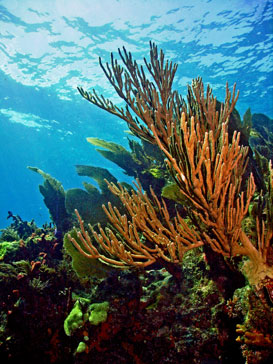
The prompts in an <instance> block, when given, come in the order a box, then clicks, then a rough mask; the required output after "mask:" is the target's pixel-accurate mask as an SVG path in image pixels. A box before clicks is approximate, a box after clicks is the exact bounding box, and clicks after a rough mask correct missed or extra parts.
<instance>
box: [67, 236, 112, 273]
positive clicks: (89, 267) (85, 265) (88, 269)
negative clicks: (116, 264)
mask: <svg viewBox="0 0 273 364" xmlns="http://www.w3.org/2000/svg"><path fill="white" fill-rule="evenodd" d="M70 235H71V236H72V237H73V238H74V239H76V241H77V243H78V244H79V245H80V246H81V247H82V249H83V250H84V247H83V246H82V243H81V241H80V239H79V238H78V237H77V233H76V231H74V230H73V231H71V232H70ZM64 249H65V250H66V252H67V253H68V254H69V255H70V256H71V258H72V268H73V269H74V270H75V272H76V273H77V275H78V276H79V277H92V276H93V277H97V278H105V277H106V276H107V274H108V272H109V271H110V270H111V268H110V267H108V266H107V265H105V264H103V263H101V262H100V261H99V260H98V259H92V258H87V257H85V256H84V255H83V254H81V253H80V252H79V251H78V250H77V249H76V248H75V247H74V245H73V243H72V242H71V241H70V239H69V238H68V234H66V235H65V236H64Z"/></svg>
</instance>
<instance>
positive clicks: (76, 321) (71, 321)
mask: <svg viewBox="0 0 273 364" xmlns="http://www.w3.org/2000/svg"><path fill="white" fill-rule="evenodd" d="M83 324H84V315H83V307H82V303H81V301H80V300H78V301H76V303H75V305H74V307H73V308H72V310H71V312H70V313H69V315H68V316H67V318H66V319H65V321H64V332H65V333H66V335H67V336H71V335H72V334H73V332H74V331H75V330H77V329H79V328H81V327H82V326H83Z"/></svg>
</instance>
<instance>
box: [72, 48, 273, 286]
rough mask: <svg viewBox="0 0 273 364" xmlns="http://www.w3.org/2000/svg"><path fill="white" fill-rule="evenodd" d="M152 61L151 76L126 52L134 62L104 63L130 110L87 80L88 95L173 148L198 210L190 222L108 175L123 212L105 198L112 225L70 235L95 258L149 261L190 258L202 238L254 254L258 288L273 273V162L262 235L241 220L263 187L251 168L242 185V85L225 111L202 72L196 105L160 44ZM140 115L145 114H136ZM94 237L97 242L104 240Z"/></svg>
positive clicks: (225, 250) (173, 167)
mask: <svg viewBox="0 0 273 364" xmlns="http://www.w3.org/2000/svg"><path fill="white" fill-rule="evenodd" d="M150 46H151V49H150V63H149V62H148V61H147V60H145V64H146V67H147V70H148V72H149V74H150V76H151V78H152V81H150V80H149V79H148V77H147V76H146V75H145V72H144V68H143V67H142V66H141V67H139V66H138V64H137V63H136V61H134V60H133V58H132V56H131V54H130V53H127V51H126V50H125V49H123V52H122V51H119V54H120V57H121V59H122V62H123V64H124V65H125V67H126V68H123V67H121V66H120V65H119V64H118V61H117V60H115V59H114V57H113V55H112V56H111V65H109V64H108V63H107V64H106V66H103V65H102V62H101V60H100V65H101V67H102V69H103V71H104V73H105V75H106V77H107V78H108V80H109V82H110V83H111V84H112V86H113V87H114V89H115V91H116V92H117V94H118V95H119V96H120V97H121V98H122V99H123V100H124V101H125V102H126V108H125V109H123V108H120V107H117V106H115V105H114V104H113V103H112V102H111V101H110V100H107V99H105V98H104V97H103V96H99V95H98V94H97V93H96V92H95V91H93V92H91V93H88V92H86V91H84V90H83V89H81V88H79V92H80V93H81V95H82V96H83V97H84V98H85V99H87V100H88V101H90V102H91V103H93V104H95V105H96V106H98V107H100V108H102V109H104V110H106V111H108V112H110V113H112V114H114V115H116V116H118V117H120V118H122V119H123V120H125V121H126V122H127V124H128V126H129V128H130V130H131V131H132V132H133V133H134V134H135V135H136V136H138V137H140V138H142V139H145V140H148V141H150V142H151V143H153V144H156V145H157V146H158V147H159V148H160V150H161V151H162V152H163V153H164V154H165V156H166V163H167V166H168V169H169V172H170V175H171V176H172V178H173V179H174V181H175V182H176V184H177V186H178V187H179V190H180V192H181V194H182V195H183V196H184V198H185V200H186V201H187V204H188V206H189V207H190V209H191V213H190V214H189V218H190V220H191V223H190V224H188V223H186V221H185V220H183V218H182V217H181V216H180V215H179V214H177V216H176V217H175V218H174V219H172V218H171V217H170V216H169V213H168V210H167V207H166V204H165V203H164V201H162V202H160V200H159V199H158V198H157V197H156V196H155V194H154V193H153V191H152V190H151V196H152V199H149V198H148V196H147V195H146V194H145V193H144V192H142V189H141V186H140V184H139V183H136V184H135V187H136V191H134V190H132V191H131V192H128V191H127V190H126V189H125V188H124V187H122V185H115V184H113V183H111V184H110V183H108V187H109V189H110V191H111V192H112V193H114V194H115V195H117V196H118V197H119V198H120V199H121V201H122V203H123V204H124V205H125V207H126V209H127V211H128V216H130V218H128V217H127V216H126V215H121V214H120V213H119V211H118V209H116V208H115V207H112V205H111V204H109V205H108V208H107V207H105V206H103V209H104V211H105V213H106V214H107V216H108V218H109V221H110V223H111V224H112V226H113V228H112V229H110V228H106V229H102V228H101V227H100V226H99V231H97V230H95V229H94V228H93V227H92V226H90V230H91V236H90V235H89V233H88V232H87V231H85V229H84V225H83V221H82V220H81V218H80V216H79V215H78V218H79V221H80V226H81V231H79V232H78V237H79V241H76V240H75V239H73V238H72V237H71V238H70V239H71V241H72V242H73V244H74V245H75V246H76V247H77V249H78V250H79V251H80V252H81V253H82V254H84V255H85V256H88V257H90V258H97V259H100V260H101V261H103V262H105V263H107V264H110V265H114V266H118V267H121V268H126V267H128V266H147V265H149V264H152V263H153V262H155V261H157V260H159V259H163V260H165V261H167V262H169V263H177V262H180V261H182V259H183V255H184V253H185V252H186V251H188V250H190V249H193V248H196V247H198V246H201V245H207V246H209V247H210V248H211V249H212V250H213V251H215V252H216V253H219V254H221V255H222V256H225V257H234V256H237V255H239V256H246V257H248V262H247V263H246V265H245V273H246V275H247V276H248V279H249V280H250V282H251V283H252V284H254V285H256V286H258V287H260V286H262V285H263V284H264V282H265V281H267V280H268V279H269V280H270V279H271V280H272V279H273V267H272V262H270V259H269V255H270V254H272V236H273V219H272V215H273V213H272V206H273V203H272V202H273V192H272V191H273V173H272V165H271V162H270V163H269V164H268V183H267V189H268V191H267V192H266V191H264V192H261V195H260V201H262V205H263V208H264V211H263V213H260V214H257V215H256V217H255V218H256V232H255V237H254V238H255V239H256V241H255V240H253V237H252V238H250V237H249V236H248V235H247V234H246V232H245V231H244V230H243V227H242V222H243V220H244V218H245V217H246V215H247V214H248V210H249V206H250V203H251V200H252V198H253V195H254V193H255V183H254V178H253V176H252V174H250V175H249V177H248V181H247V183H246V186H247V187H244V186H243V175H244V173H245V171H246V166H247V153H248V148H247V147H244V146H242V145H240V144H239V142H240V133H239V132H237V131H234V133H233V135H232V137H231V136H230V135H229V133H228V122H229V118H230V115H231V113H232V111H233V109H234V107H235V104H236V102H237V99H238V93H237V94H236V93H235V86H234V88H233V92H232V93H231V92H230V91H229V89H228V85H227V87H226V98H225V102H224V104H222V106H221V108H220V110H219V109H218V107H217V101H216V98H215V97H214V96H213V94H212V90H211V88H210V87H208V88H207V91H206V93H205V92H204V86H203V82H202V79H201V78H197V79H195V80H193V83H192V86H191V87H190V86H189V87H188V96H187V101H188V102H187V103H186V102H185V101H184V100H183V99H182V97H181V96H180V95H179V93H178V92H177V91H173V90H172V83H173V79H174V76H175V72H176V69H177V65H175V64H174V65H173V64H172V63H171V62H170V63H169V62H168V61H166V62H165V60H164V54H163V52H162V51H161V52H160V54H158V51H157V47H156V46H155V45H154V44H151V45H150ZM134 114H135V115H136V116H137V117H135V116H134ZM93 240H94V241H96V242H97V243H98V246H99V247H96V246H95V244H94V242H93Z"/></svg>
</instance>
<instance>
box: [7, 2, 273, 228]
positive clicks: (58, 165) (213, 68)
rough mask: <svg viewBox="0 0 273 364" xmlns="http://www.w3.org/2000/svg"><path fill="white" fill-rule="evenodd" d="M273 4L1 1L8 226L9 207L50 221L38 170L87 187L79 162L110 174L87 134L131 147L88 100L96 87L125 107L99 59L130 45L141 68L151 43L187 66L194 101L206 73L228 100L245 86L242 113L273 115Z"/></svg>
mask: <svg viewBox="0 0 273 364" xmlns="http://www.w3.org/2000/svg"><path fill="white" fill-rule="evenodd" d="M272 14H273V2H272V1H266V0H260V1H256V0H229V1H223V0H211V1H209V0H208V1H205V0H191V1H188V0H179V1H178V0H165V1H162V0H161V1H160V0H147V1H145V0H120V1H117V0H100V1H97V0H89V1H88V0H77V1H72V0H47V1H43V0H24V1H20V0H18V1H16V0H2V1H0V33H1V35H0V65H1V67H0V136H1V138H0V140H1V142H0V170H1V179H0V227H5V226H6V225H8V224H9V221H7V220H6V217H7V211H8V210H11V211H12V212H13V213H14V214H19V215H21V217H22V218H23V219H25V220H31V219H32V218H35V221H36V222H37V223H38V224H39V225H40V224H42V223H44V222H45V221H49V217H48V212H47V209H46V208H45V206H44V204H43V201H42V196H41V195H40V193H39V190H38V184H39V183H41V182H42V178H41V177H40V176H39V175H36V174H35V173H33V172H31V171H29V170H28V169H27V168H26V166H28V165H30V166H37V167H39V168H41V169H43V170H44V171H45V172H47V173H50V174H51V175H52V176H54V177H55V178H57V179H58V180H60V181H61V182H62V183H63V186H64V188H65V189H68V188H71V187H80V186H81V183H82V181H83V180H86V179H85V178H82V177H79V176H77V174H76V171H75V168H74V165H75V164H89V165H95V166H102V167H105V168H109V170H110V171H111V172H112V173H113V174H115V175H116V177H118V178H120V179H122V180H126V176H124V175H123V173H122V171H121V170H120V169H118V167H116V166H115V165H114V164H112V163H110V162H108V161H106V160H105V159H103V158H102V157H101V156H100V155H98V153H97V152H96V151H95V148H93V147H92V146H91V145H90V144H89V143H87V142H86V140H85V139H86V137H91V136H92V137H99V138H103V139H105V140H109V141H114V142H117V143H120V144H122V145H124V146H127V135H126V133H125V132H124V131H125V130H126V129H127V127H126V125H125V123H123V122H121V121H120V120H119V119H116V118H114V117H112V116H111V115H108V114H107V113H105V112H103V111H102V110H99V109H97V108H96V107H95V106H92V105H91V104H90V103H88V102H87V101H85V100H84V99H82V97H81V96H80V95H79V94H78V92H77V90H76V86H78V85H80V86H82V87H84V88H89V89H90V88H96V89H97V90H98V91H99V92H101V93H103V94H104V95H105V96H107V97H110V98H111V99H112V100H113V101H114V102H119V100H118V99H117V97H116V95H115V94H114V93H113V90H112V89H111V87H110V86H109V84H108V83H107V80H106V79H105V78H104V77H103V74H102V71H101V69H100V68H99V66H98V57H99V56H101V57H102V59H103V60H104V61H108V60H109V53H110V52H114V53H115V54H116V51H117V48H118V47H122V46H125V47H126V48H127V50H129V51H131V52H132V53H133V55H134V57H135V58H136V59H137V60H138V61H140V62H141V60H142V59H143V57H144V56H148V51H149V40H152V41H154V42H156V43H157V45H158V46H159V47H160V48H162V49H163V50H164V51H165V54H166V57H167V58H169V59H171V60H172V61H174V62H177V63H178V64H179V69H178V72H177V75H176V78H175V87H176V88H177V89H179V90H180V92H181V93H182V95H184V96H185V95H186V85H187V84H188V83H191V79H192V78H194V77H197V76H202V77H203V80H204V82H205V83H210V84H211V85H212V87H213V91H214V94H215V95H216V96H217V98H218V99H219V100H223V99H224V93H225V83H226V81H228V82H229V84H230V85H231V86H232V85H233V83H234V82H237V88H238V89H239V90H240V97H239V101H238V103H237V109H238V110H239V112H240V114H241V116H242V115H243V113H244V112H245V111H246V109H247V108H248V107H251V111H252V113H264V114H266V115H268V116H269V117H272V116H273V58H272V55H273V40H272V38H273V20H272Z"/></svg>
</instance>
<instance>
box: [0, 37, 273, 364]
mask: <svg viewBox="0 0 273 364" xmlns="http://www.w3.org/2000/svg"><path fill="white" fill-rule="evenodd" d="M119 54H120V56H121V59H122V62H123V64H124V65H125V68H123V67H122V66H121V65H120V64H119V63H118V61H117V60H116V59H114V57H113V55H112V56H111V63H110V65H109V64H108V63H107V64H106V65H105V66H104V65H103V64H102V62H101V60H100V65H101V67H102V70H103V71H104V73H105V75H106V77H107V78H108V80H109V82H110V83H111V84H112V86H114V88H115V90H116V91H117V93H118V95H119V96H120V97H121V98H122V99H123V100H124V102H125V103H126V105H127V106H126V108H121V107H117V106H115V105H114V104H113V103H112V102H111V101H109V100H106V99H105V98H104V97H103V96H99V95H98V94H97V93H96V91H92V92H91V93H88V92H86V91H84V90H83V89H82V88H79V91H80V93H81V95H82V96H83V97H84V98H85V99H87V100H88V101H90V102H91V103H92V104H94V105H96V106H97V107H100V108H102V109H105V110H106V111H108V112H110V113H112V114H114V115H116V116H118V117H120V118H122V119H123V120H125V121H126V122H127V124H128V126H129V129H130V130H131V132H132V133H133V134H134V135H135V136H137V137H138V138H139V139H140V143H138V142H135V141H130V140H129V146H130V151H127V150H126V149H125V148H123V147H122V146H120V145H118V144H115V143H111V142H107V141H104V140H101V139H98V138H88V142H90V143H91V144H93V145H95V146H97V147H99V148H100V149H98V152H99V153H100V154H101V155H103V156H104V157H105V158H107V159H109V160H111V161H112V162H114V163H116V164H117V165H118V166H120V167H121V168H123V170H124V172H125V173H126V174H127V175H129V176H133V177H134V178H135V179H136V182H135V184H134V185H133V187H132V186H129V185H128V184H126V183H120V182H118V181H117V180H116V178H115V177H114V176H113V175H112V174H110V173H109V172H108V171H107V170H106V169H104V168H99V167H92V166H83V165H78V166H76V168H77V173H78V174H79V175H81V176H86V177H88V178H91V179H93V180H95V181H96V182H97V184H98V186H99V188H97V187H95V186H94V185H92V184H90V183H87V182H85V183H84V188H85V190H83V189H70V190H68V191H65V190H64V189H63V187H62V185H61V183H60V182H59V181H57V180H55V179H54V178H53V177H51V176H50V175H49V174H47V173H45V172H43V171H41V170H40V169H38V168H36V167H30V169H31V170H33V171H34V172H36V173H39V174H40V175H41V176H42V177H43V178H44V184H43V185H42V186H40V187H39V188H40V191H41V193H42V194H43V196H44V202H45V204H46V206H47V207H48V209H49V211H50V215H51V219H52V222H53V224H54V226H53V224H49V225H45V226H43V227H42V228H38V227H37V226H36V224H35V222H34V221H32V222H25V221H23V220H22V219H21V218H20V217H19V216H16V215H13V214H12V213H9V217H10V218H11V219H12V223H11V226H10V227H8V228H7V229H3V230H2V231H1V234H2V235H1V237H0V256H1V260H0V318H1V324H0V360H1V362H4V363H7V364H9V363H12V364H13V363H19V362H21V361H22V360H21V359H22V358H24V361H25V362H29V363H34V362H37V361H39V362H40V363H41V364H43V363H46V364H48V363H55V364H62V363H67V364H70V363H71V364H72V363H73V364H84V363H90V362H97V363H108V364H110V363H125V364H132V363H136V364H147V363H149V364H153V363H156V364H165V363H166V364H167V363H168V364H176V363H181V362H183V363H196V364H199V363H200V364H205V363H218V364H221V363H223V364H225V363H231V362H234V363H238V364H240V363H242V364H243V363H248V364H250V363H251V364H258V363H264V364H266V363H271V362H272V360H273V320H272V317H273V295H272V292H273V290H272V286H273V283H272V278H273V276H272V269H273V268H272V266H273V249H272V231H273V226H272V224H273V219H272V213H273V208H272V203H273V171H272V166H271V162H269V156H270V153H271V139H270V138H271V136H267V135H266V132H267V131H268V130H269V129H270V127H271V124H270V120H269V121H268V120H267V119H266V117H262V116H261V115H259V116H258V119H259V120H260V124H259V123H257V122H256V120H257V117H256V116H255V114H254V115H251V112H250V110H248V111H247V112H246V113H245V115H244V117H243V121H242V122H241V119H240V115H239V114H238V112H237V111H236V110H235V104H236V101H237V97H238V95H237V94H236V93H235V87H234V89H233V92H232V93H231V92H230V91H229V89H228V87H227V89H226V99H225V101H224V103H223V104H221V103H220V102H218V101H217V100H216V98H215V97H214V96H213V95H212V90H211V89H210V87H208V88H207V92H206V93H205V92H204V86H203V83H202V80H201V79H200V78H198V79H196V80H193V84H192V86H189V87H188V96H187V102H186V101H185V100H184V99H183V98H182V97H181V95H180V94H179V93H178V92H177V91H174V90H173V89H172V84H173V79H174V76H175V72H176V68H177V65H175V64H172V63H171V62H168V61H165V59H164V54H163V52H162V51H161V52H160V53H158V51H157V47H156V46H155V45H154V44H151V50H150V62H148V61H147V60H145V65H146V68H147V70H146V71H148V73H149V76H146V75H145V71H144V68H143V67H139V66H138V65H137V63H136V62H135V61H134V60H133V57H132V55H131V54H130V53H128V52H127V51H126V49H123V51H119ZM135 115H136V117H135ZM266 120H267V121H266ZM265 128H267V129H265ZM270 132H271V131H270ZM255 133H256V134H255ZM257 136H258V138H257ZM261 136H262V138H261ZM267 137H268V138H267ZM266 138H267V139H266ZM265 139H266V141H267V143H265V142H264V140H265ZM260 143H263V144H264V145H266V148H265V149H263V148H261V145H260ZM164 158H165V159H166V163H165V162H164ZM270 158H271V156H270ZM247 162H248V163H247ZM101 205H103V207H102V208H101ZM75 209H76V211H75V212H74V210H75ZM76 217H77V218H78V219H76ZM73 225H75V226H76V227H75V228H73V229H72V226H73ZM30 343H31V344H30Z"/></svg>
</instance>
